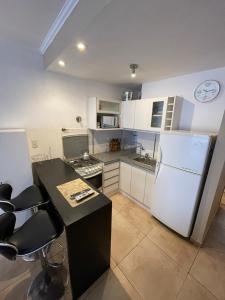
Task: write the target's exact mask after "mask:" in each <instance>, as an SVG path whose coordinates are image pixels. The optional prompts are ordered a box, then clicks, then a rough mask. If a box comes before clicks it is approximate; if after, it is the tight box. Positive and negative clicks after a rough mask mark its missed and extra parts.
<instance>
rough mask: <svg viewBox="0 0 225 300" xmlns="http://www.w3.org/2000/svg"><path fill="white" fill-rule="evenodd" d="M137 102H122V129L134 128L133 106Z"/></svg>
mask: <svg viewBox="0 0 225 300" xmlns="http://www.w3.org/2000/svg"><path fill="white" fill-rule="evenodd" d="M136 102H137V101H123V102H122V115H121V125H122V127H123V128H128V129H133V128H134V116H135V106H136Z"/></svg>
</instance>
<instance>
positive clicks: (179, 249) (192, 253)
mask: <svg viewBox="0 0 225 300" xmlns="http://www.w3.org/2000/svg"><path fill="white" fill-rule="evenodd" d="M148 237H149V238H150V239H151V240H152V241H153V242H154V243H155V244H156V245H157V246H159V247H160V248H161V249H162V250H163V251H165V252H166V254H167V255H169V256H170V257H171V258H172V259H174V260H175V261H176V262H177V263H178V264H179V265H180V266H181V267H184V268H185V269H186V270H187V271H189V269H190V267H191V265H192V263H193V262H194V259H195V257H196V255H197V253H198V248H197V247H196V246H194V245H193V244H191V243H190V242H189V241H187V240H185V239H183V238H182V237H180V236H179V235H177V234H175V233H174V232H173V231H171V230H170V229H168V228H167V227H165V226H164V225H162V224H160V223H158V225H157V226H155V227H154V228H153V229H152V230H151V231H150V232H149V234H148Z"/></svg>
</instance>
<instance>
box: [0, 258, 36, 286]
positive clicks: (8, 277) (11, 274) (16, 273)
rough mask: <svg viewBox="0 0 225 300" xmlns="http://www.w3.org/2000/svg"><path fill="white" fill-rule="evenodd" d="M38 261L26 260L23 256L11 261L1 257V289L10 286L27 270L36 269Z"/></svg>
mask: <svg viewBox="0 0 225 300" xmlns="http://www.w3.org/2000/svg"><path fill="white" fill-rule="evenodd" d="M37 264H38V262H37V261H35V262H25V261H23V260H22V258H19V257H18V258H17V259H16V260H15V261H10V260H8V259H6V258H4V257H1V258H0V291H2V290H3V289H5V288H7V287H9V286H10V285H12V284H14V283H15V282H17V281H18V280H19V278H20V277H21V276H23V274H25V273H26V272H27V271H30V270H32V269H34V268H35V267H36V266H37Z"/></svg>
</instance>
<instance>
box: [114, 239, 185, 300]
mask: <svg viewBox="0 0 225 300" xmlns="http://www.w3.org/2000/svg"><path fill="white" fill-rule="evenodd" d="M119 268H120V269H121V270H122V272H123V273H124V274H125V276H126V277H127V279H128V280H129V281H130V282H131V283H132V285H133V286H134V287H135V288H136V290H137V291H138V292H139V294H140V295H141V296H142V297H143V298H144V299H146V300H174V299H175V298H176V295H177V294H178V291H179V290H180V288H181V286H182V284H183V282H184V280H185V278H186V276H187V273H186V272H185V271H184V270H183V269H181V268H180V267H179V266H178V265H177V264H176V263H175V262H174V261H173V260H172V259H171V258H169V257H168V256H167V255H166V254H165V253H164V252H163V251H162V250H161V249H160V248H159V247H157V246H156V245H155V244H154V243H153V242H152V241H151V240H150V239H149V238H148V237H145V238H144V239H143V240H142V241H141V242H140V243H139V245H138V246H137V247H136V248H135V249H134V250H133V251H132V252H131V253H130V254H129V255H128V256H127V257H126V258H125V259H124V260H123V261H122V262H121V264H120V265H119Z"/></svg>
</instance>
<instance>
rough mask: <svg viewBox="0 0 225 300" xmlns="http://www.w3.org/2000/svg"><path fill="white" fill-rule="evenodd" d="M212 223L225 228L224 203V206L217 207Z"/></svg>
mask: <svg viewBox="0 0 225 300" xmlns="http://www.w3.org/2000/svg"><path fill="white" fill-rule="evenodd" d="M214 222H216V223H219V224H220V225H222V226H224V227H225V203H224V205H221V206H220V207H219V209H218V212H217V214H216V216H215V219H214Z"/></svg>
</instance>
